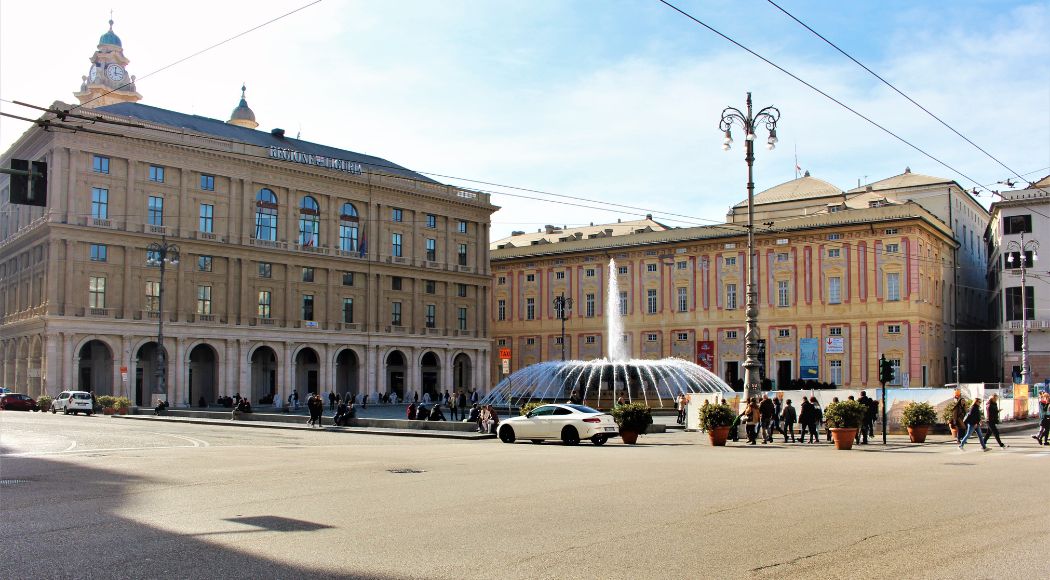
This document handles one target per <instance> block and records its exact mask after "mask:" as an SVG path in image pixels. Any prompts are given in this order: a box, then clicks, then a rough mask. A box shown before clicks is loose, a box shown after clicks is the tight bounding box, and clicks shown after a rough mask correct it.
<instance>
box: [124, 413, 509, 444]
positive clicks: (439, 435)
mask: <svg viewBox="0 0 1050 580" xmlns="http://www.w3.org/2000/svg"><path fill="white" fill-rule="evenodd" d="M260 415H261V414H256V416H257V417H259V416H260ZM111 416H112V417H114V418H116V419H125V420H131V421H162V422H169V423H188V424H191V425H217V426H222V427H249V428H252V427H254V428H263V429H294V430H300V431H302V430H306V431H324V432H329V433H361V434H365V435H394V436H397V437H429V438H434V439H460V440H464V441H475V440H479V439H495V438H496V436H495V435H492V434H488V433H474V432H461V431H427V430H421V429H384V428H381V427H336V426H335V425H332V424H331V418H329V417H325V420H327V421H328V422H329V425H325V426H324V427H322V428H320V429H317V428H315V427H311V426H309V425H307V424H306V419H307V417H303V422H302V423H289V422H287V421H267V420H266V419H265V416H262V417H261V418H260V419H253V420H251V421H234V420H232V419H205V418H190V417H172V416H163V417H158V416H156V415H111Z"/></svg>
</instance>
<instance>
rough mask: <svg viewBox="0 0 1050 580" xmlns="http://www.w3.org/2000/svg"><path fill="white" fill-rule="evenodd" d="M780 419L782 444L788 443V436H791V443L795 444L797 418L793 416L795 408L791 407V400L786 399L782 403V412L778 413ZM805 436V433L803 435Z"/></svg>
mask: <svg viewBox="0 0 1050 580" xmlns="http://www.w3.org/2000/svg"><path fill="white" fill-rule="evenodd" d="M780 416H781V418H782V419H783V420H784V429H783V431H784V443H787V442H788V435H791V442H792V443H794V442H795V420H796V419H797V418H798V417H797V415H796V414H795V408H794V407H792V406H791V399H788V400H787V401H786V402H785V403H784V410H783V411H781V412H780ZM803 436H805V433H803Z"/></svg>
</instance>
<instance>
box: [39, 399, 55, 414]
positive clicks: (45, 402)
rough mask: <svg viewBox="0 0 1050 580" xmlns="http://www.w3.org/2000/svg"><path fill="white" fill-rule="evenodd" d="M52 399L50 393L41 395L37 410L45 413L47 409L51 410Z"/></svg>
mask: <svg viewBox="0 0 1050 580" xmlns="http://www.w3.org/2000/svg"><path fill="white" fill-rule="evenodd" d="M52 400H53V399H52V398H51V397H50V396H48V395H40V397H39V398H38V399H37V400H36V408H37V410H38V411H40V412H41V413H43V412H45V411H49V410H50V409H51V401H52Z"/></svg>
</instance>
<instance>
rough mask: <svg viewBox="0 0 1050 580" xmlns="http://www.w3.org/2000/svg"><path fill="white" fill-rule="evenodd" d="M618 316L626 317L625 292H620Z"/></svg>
mask: <svg viewBox="0 0 1050 580" xmlns="http://www.w3.org/2000/svg"><path fill="white" fill-rule="evenodd" d="M620 316H627V291H626V290H625V291H622V292H620Z"/></svg>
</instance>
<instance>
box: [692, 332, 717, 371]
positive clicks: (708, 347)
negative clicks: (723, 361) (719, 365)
mask: <svg viewBox="0 0 1050 580" xmlns="http://www.w3.org/2000/svg"><path fill="white" fill-rule="evenodd" d="M696 364H698V365H700V366H702V367H704V368H705V369H707V370H709V371H711V372H714V370H715V341H713V340H698V341H696Z"/></svg>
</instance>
